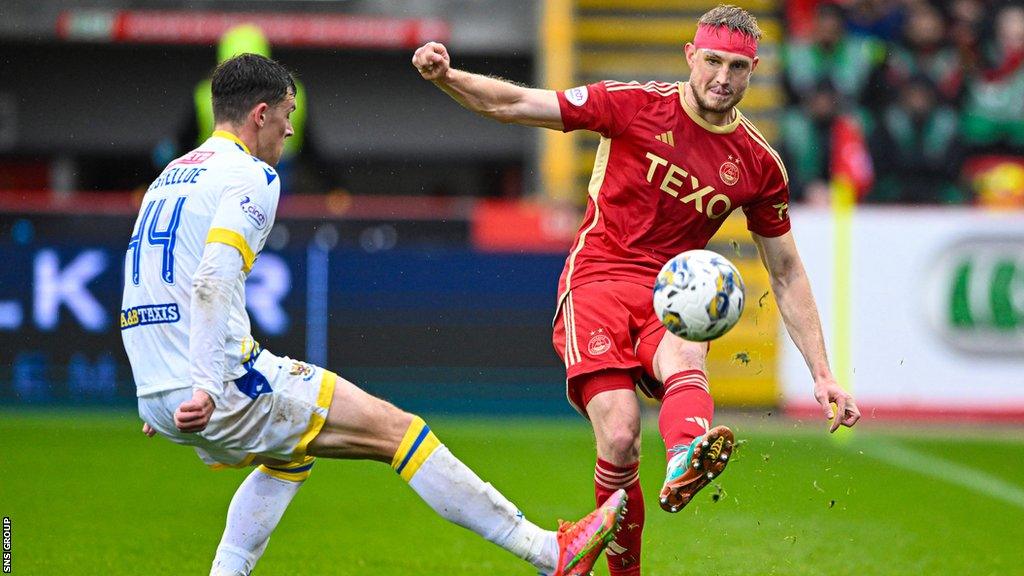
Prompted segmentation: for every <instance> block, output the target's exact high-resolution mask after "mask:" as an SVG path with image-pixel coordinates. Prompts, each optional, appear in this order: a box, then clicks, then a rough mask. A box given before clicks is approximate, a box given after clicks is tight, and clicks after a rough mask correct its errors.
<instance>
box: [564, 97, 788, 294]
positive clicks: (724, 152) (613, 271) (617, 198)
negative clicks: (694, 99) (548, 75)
mask: <svg viewBox="0 0 1024 576" xmlns="http://www.w3.org/2000/svg"><path fill="white" fill-rule="evenodd" d="M684 87H685V83H682V82H680V83H677V84H668V83H664V82H648V83H646V84H640V83H638V82H629V83H625V82H612V81H605V82H598V83H595V84H591V85H589V86H580V87H578V88H572V89H570V90H566V91H565V92H559V93H558V105H559V107H560V108H561V113H562V122H563V124H564V126H565V131H566V132H568V131H571V130H580V129H585V130H592V131H594V132H597V133H598V134H600V135H601V143H600V145H599V146H598V149H597V158H596V160H595V161H594V171H593V175H592V176H591V179H590V186H589V193H590V198H589V199H588V201H587V212H586V215H585V216H584V218H583V223H582V224H581V225H580V229H579V231H578V232H577V233H576V240H575V241H574V242H573V245H572V249H571V250H570V252H569V256H568V258H566V262H565V269H564V270H563V271H562V277H561V279H560V280H559V302H561V300H562V298H563V297H564V296H565V294H566V292H568V291H569V290H571V289H572V288H574V287H576V286H581V285H583V284H586V283H588V282H594V281H598V280H624V281H629V282H636V283H641V284H643V285H646V286H651V287H653V286H654V280H655V277H656V276H657V274H658V271H659V270H661V267H662V265H663V264H664V263H665V262H666V261H667V260H668V259H669V258H671V257H673V256H675V255H676V254H678V253H680V252H683V251H684V250H692V249H695V248H704V247H705V246H707V243H708V241H709V240H710V239H711V237H712V236H714V234H715V232H716V231H717V230H718V228H719V227H720V226H721V225H722V222H724V221H725V218H726V217H727V216H728V215H729V214H730V213H731V212H732V211H733V210H735V209H736V208H738V207H741V206H742V207H743V211H744V213H745V214H746V217H747V228H748V229H749V230H751V231H752V232H754V233H756V234H759V235H761V236H766V237H775V236H781V235H782V234H785V233H786V232H788V231H789V228H790V225H789V215H788V213H787V209H788V207H789V185H788V182H789V178H788V175H787V174H786V169H785V167H784V166H783V165H782V160H781V159H780V158H779V155H778V153H777V152H775V150H773V149H772V148H771V147H770V146H769V145H768V143H767V141H766V140H765V139H764V137H763V136H762V135H761V134H760V133H759V132H758V131H757V130H756V129H755V128H754V126H753V124H751V122H750V120H748V119H747V118H746V117H744V116H743V115H742V114H740V112H739V110H736V118H735V120H733V121H732V122H731V123H729V124H728V125H726V126H715V125H713V124H710V123H708V122H706V121H704V120H703V119H702V118H700V117H699V116H698V115H697V112H696V111H694V110H692V109H691V108H690V107H689V106H688V105H687V104H686V103H685V102H684V101H683V97H682V94H683V90H684Z"/></svg>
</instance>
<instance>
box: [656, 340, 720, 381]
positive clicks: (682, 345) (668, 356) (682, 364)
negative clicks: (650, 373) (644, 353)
mask: <svg viewBox="0 0 1024 576" xmlns="http://www.w3.org/2000/svg"><path fill="white" fill-rule="evenodd" d="M707 355H708V344H707V343H705V342H689V341H686V340H683V339H682V338H680V337H678V336H676V335H674V334H665V337H664V338H662V339H661V343H660V344H658V349H657V350H656V351H655V353H654V377H655V378H657V379H658V381H659V382H664V381H665V378H668V377H669V376H671V375H673V374H676V373H677V372H682V371H683V370H705V361H706V359H707Z"/></svg>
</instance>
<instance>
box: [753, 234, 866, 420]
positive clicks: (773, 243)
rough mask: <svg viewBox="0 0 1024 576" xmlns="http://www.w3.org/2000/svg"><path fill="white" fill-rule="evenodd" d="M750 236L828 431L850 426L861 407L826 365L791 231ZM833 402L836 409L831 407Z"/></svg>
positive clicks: (817, 321)
mask: <svg viewBox="0 0 1024 576" xmlns="http://www.w3.org/2000/svg"><path fill="white" fill-rule="evenodd" d="M753 236H754V243H755V244H757V250H758V252H759V253H760V255H761V261H762V262H764V265H765V267H766V268H767V269H768V273H769V275H770V276H771V284H772V292H774V293H775V299H776V301H777V302H778V303H779V312H781V313H782V320H783V322H785V324H786V329H787V330H788V331H789V336H790V338H792V339H793V343H794V344H796V347H797V348H798V349H799V350H800V353H801V354H802V355H803V357H804V361H805V362H807V367H808V368H809V369H810V371H811V376H812V377H813V378H814V398H815V399H816V400H817V401H818V403H819V404H821V407H822V412H823V414H824V415H825V418H827V419H830V420H832V426H831V427H830V428H829V432H835V431H836V430H837V429H838V428H839V426H840V425H843V426H848V427H849V426H853V425H854V424H856V423H857V420H860V410H858V409H857V404H856V403H855V402H854V400H853V396H851V395H850V393H849V392H847V391H846V390H844V389H843V388H842V387H841V386H839V384H838V383H837V382H836V379H835V376H833V375H832V369H831V368H829V365H828V357H827V355H826V353H825V338H824V336H823V335H822V331H821V319H820V318H819V317H818V306H817V305H816V304H815V302H814V295H813V294H812V293H811V283H810V281H809V280H808V279H807V273H806V272H805V271H804V265H803V262H802V261H801V260H800V254H799V252H797V249H796V243H795V242H794V241H793V234H792V232H786V233H785V234H783V235H782V236H778V237H776V238H768V237H765V236H759V235H757V234H754V235H753ZM833 402H834V403H835V404H836V409H837V411H838V413H834V412H833V410H832V403H833Z"/></svg>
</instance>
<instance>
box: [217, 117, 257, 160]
mask: <svg viewBox="0 0 1024 576" xmlns="http://www.w3.org/2000/svg"><path fill="white" fill-rule="evenodd" d="M213 132H214V134H217V132H220V134H219V135H220V136H223V137H225V138H228V139H229V140H235V141H237V142H238V143H240V144H242V145H243V146H244V147H245V151H246V152H247V153H248V154H253V153H254V151H255V150H256V135H255V134H254V133H251V131H247V130H245V129H244V128H239V127H238V126H235V125H233V124H229V123H223V124H217V125H216V126H214V127H213Z"/></svg>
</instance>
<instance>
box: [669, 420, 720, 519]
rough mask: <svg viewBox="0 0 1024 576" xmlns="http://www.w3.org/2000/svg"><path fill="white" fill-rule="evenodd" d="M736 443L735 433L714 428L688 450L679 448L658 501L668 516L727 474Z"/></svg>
mask: <svg viewBox="0 0 1024 576" xmlns="http://www.w3.org/2000/svg"><path fill="white" fill-rule="evenodd" d="M735 443H736V442H735V439H734V438H733V435H732V430H729V429H728V428H726V427H725V426H715V427H714V428H712V429H711V430H708V431H707V432H705V433H704V434H703V435H702V436H697V437H696V438H694V439H693V442H690V445H689V446H682V445H680V446H676V447H675V448H673V449H672V450H670V452H674V454H673V456H672V457H671V458H670V459H669V461H668V467H667V469H666V472H665V485H664V486H662V488H661V494H660V495H659V497H658V501H659V502H660V503H661V509H662V510H664V511H666V512H679V511H680V510H682V509H683V507H684V506H686V505H687V504H689V503H690V500H692V499H693V497H694V495H696V494H697V492H699V491H700V489H701V488H703V487H705V486H707V485H708V483H710V482H711V480H712V479H713V478H715V477H716V476H718V475H719V474H721V473H722V471H723V470H725V466H726V465H727V464H728V463H729V457H730V456H732V450H733V446H734V445H735Z"/></svg>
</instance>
